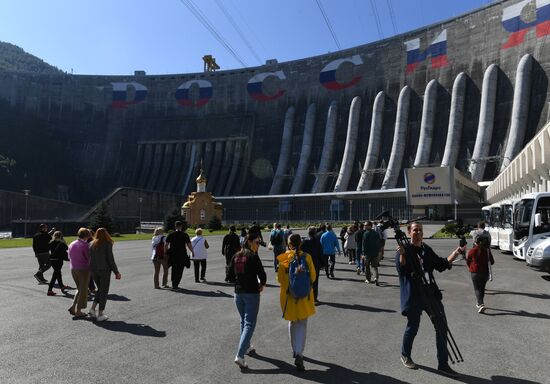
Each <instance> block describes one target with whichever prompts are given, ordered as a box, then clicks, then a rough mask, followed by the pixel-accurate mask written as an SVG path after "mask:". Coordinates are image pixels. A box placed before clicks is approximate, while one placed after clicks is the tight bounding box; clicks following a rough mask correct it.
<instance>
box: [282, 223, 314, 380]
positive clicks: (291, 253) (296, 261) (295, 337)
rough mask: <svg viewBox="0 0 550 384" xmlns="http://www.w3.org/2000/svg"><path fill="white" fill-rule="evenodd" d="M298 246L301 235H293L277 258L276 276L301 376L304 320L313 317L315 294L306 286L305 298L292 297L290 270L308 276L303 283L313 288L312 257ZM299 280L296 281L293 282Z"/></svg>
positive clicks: (295, 361)
mask: <svg viewBox="0 0 550 384" xmlns="http://www.w3.org/2000/svg"><path fill="white" fill-rule="evenodd" d="M301 243H302V239H301V238H300V235H298V234H293V235H291V236H290V237H289V250H288V251H287V252H285V253H283V254H281V255H279V256H277V258H278V259H279V265H280V268H279V271H278V273H277V275H278V278H279V283H280V284H281V290H280V295H279V297H280V303H281V310H282V311H283V318H284V319H285V320H288V333H289V336H290V344H291V346H292V355H293V357H294V365H295V366H296V369H297V370H298V371H301V372H303V371H305V367H304V349H305V346H306V334H307V320H308V318H309V317H311V316H312V315H314V314H315V304H314V294H313V289H312V288H311V286H310V285H307V286H308V287H309V293H306V296H305V297H302V298H297V297H295V296H294V294H293V293H291V292H292V290H293V289H291V288H292V287H291V281H290V278H291V276H290V273H291V272H290V268H294V267H295V266H296V265H297V268H296V269H295V270H294V271H295V274H300V273H305V274H308V275H309V276H304V278H306V283H307V281H309V283H310V284H313V282H314V281H315V279H316V277H317V276H316V274H315V265H314V264H313V260H312V258H311V255H309V254H308V253H306V252H303V251H302V250H301ZM304 258H305V262H304V260H303V259H304ZM291 264H293V265H291ZM304 267H305V268H304ZM307 278H309V280H307ZM298 280H299V278H296V279H295V281H298Z"/></svg>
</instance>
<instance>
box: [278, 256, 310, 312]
mask: <svg viewBox="0 0 550 384" xmlns="http://www.w3.org/2000/svg"><path fill="white" fill-rule="evenodd" d="M298 267H301V270H300V271H298ZM310 290H311V280H310V277H309V268H308V266H307V261H306V257H305V256H304V253H301V254H300V255H296V254H295V255H294V258H293V259H292V261H291V262H290V263H289V265H288V290H287V295H286V302H285V307H284V309H283V317H285V312H286V306H287V304H288V297H289V296H292V297H293V298H294V299H295V300H296V302H298V300H299V299H303V298H305V297H307V298H308V299H309V291H310Z"/></svg>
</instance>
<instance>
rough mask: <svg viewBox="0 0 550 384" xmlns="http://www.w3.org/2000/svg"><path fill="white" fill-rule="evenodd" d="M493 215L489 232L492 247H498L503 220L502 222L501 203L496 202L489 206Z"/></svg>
mask: <svg viewBox="0 0 550 384" xmlns="http://www.w3.org/2000/svg"><path fill="white" fill-rule="evenodd" d="M489 208H490V212H491V216H490V220H491V226H490V228H489V229H487V228H485V229H487V230H488V231H489V234H490V235H491V248H498V234H499V231H500V230H501V222H500V212H501V206H500V203H495V204H492V205H490V206H489Z"/></svg>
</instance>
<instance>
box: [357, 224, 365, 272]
mask: <svg viewBox="0 0 550 384" xmlns="http://www.w3.org/2000/svg"><path fill="white" fill-rule="evenodd" d="M364 234H365V224H363V223H359V229H358V230H357V231H356V232H355V243H356V244H357V254H356V257H355V269H356V271H357V274H358V275H360V274H361V272H363V271H364V269H365V266H364V265H363V254H364V252H363V235H364Z"/></svg>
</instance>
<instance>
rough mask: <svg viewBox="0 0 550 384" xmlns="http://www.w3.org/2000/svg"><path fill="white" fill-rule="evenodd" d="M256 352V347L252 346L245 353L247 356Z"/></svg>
mask: <svg viewBox="0 0 550 384" xmlns="http://www.w3.org/2000/svg"><path fill="white" fill-rule="evenodd" d="M254 352H256V348H254V346H253V345H252V344H250V347H248V349H247V350H246V352H245V353H244V354H245V355H250V354H251V353H254Z"/></svg>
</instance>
